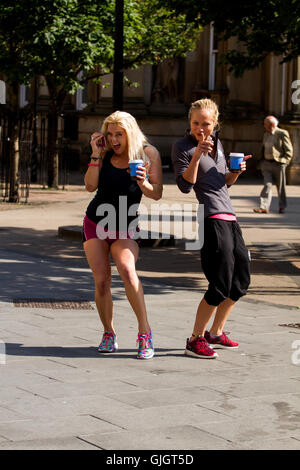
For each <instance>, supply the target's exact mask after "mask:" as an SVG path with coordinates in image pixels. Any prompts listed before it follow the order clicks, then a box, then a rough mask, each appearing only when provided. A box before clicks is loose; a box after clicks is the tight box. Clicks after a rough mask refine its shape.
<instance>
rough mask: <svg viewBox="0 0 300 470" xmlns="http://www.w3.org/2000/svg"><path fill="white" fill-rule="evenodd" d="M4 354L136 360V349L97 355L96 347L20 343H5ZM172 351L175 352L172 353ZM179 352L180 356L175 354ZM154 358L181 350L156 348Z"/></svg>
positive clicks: (170, 354)
mask: <svg viewBox="0 0 300 470" xmlns="http://www.w3.org/2000/svg"><path fill="white" fill-rule="evenodd" d="M5 346H6V354H7V355H8V356H19V357H24V356H26V357H61V358H68V357H69V358H76V357H79V358H84V357H98V358H106V359H108V358H109V359H112V358H114V359H116V358H126V357H128V358H132V357H133V356H134V358H136V352H137V350H136V349H119V350H118V352H116V353H112V354H107V353H99V352H98V351H97V348H96V347H91V346H89V347H81V346H73V347H66V346H65V347H63V346H23V344H21V343H6V344H5ZM173 351H175V352H174V353H173ZM176 351H181V354H179V353H176ZM155 356H157V357H159V356H182V349H173V348H172V349H166V348H156V349H155Z"/></svg>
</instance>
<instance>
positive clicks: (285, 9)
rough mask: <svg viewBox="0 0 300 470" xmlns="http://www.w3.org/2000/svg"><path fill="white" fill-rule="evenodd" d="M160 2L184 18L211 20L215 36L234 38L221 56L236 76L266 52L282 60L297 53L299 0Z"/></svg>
mask: <svg viewBox="0 0 300 470" xmlns="http://www.w3.org/2000/svg"><path fill="white" fill-rule="evenodd" d="M162 1H163V0H162ZM164 4H165V5H166V7H168V8H174V9H175V10H176V11H177V13H185V14H186V15H187V19H188V20H192V19H193V18H194V17H195V16H196V15H200V22H201V24H202V25H203V26H205V25H208V24H210V23H211V22H213V23H214V27H215V31H216V33H217V34H218V36H219V39H225V40H226V39H229V38H231V37H235V38H237V40H238V43H237V47H236V48H233V49H230V50H228V52H226V53H225V54H224V55H223V57H222V59H223V61H224V62H225V63H227V64H229V65H230V68H229V70H231V71H233V72H234V74H235V75H237V76H241V75H242V74H243V73H244V71H245V70H247V69H252V68H255V67H257V66H258V65H259V64H260V63H261V62H262V61H263V60H264V58H265V57H266V56H267V55H268V54H269V53H274V54H275V55H278V56H279V55H282V56H283V61H284V62H288V61H290V60H292V59H293V58H295V57H297V56H298V55H300V20H299V18H300V2H299V0H251V1H250V0H246V1H243V2H235V1H233V0H227V1H226V2H224V1H223V0H210V1H209V2H203V3H201V2H198V1H196V0H165V1H164Z"/></svg>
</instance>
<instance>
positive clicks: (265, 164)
mask: <svg viewBox="0 0 300 470" xmlns="http://www.w3.org/2000/svg"><path fill="white" fill-rule="evenodd" d="M264 128H265V130H266V132H265V133H264V137H263V151H262V159H261V161H260V168H261V172H262V175H263V177H264V187H263V189H262V191H261V193H260V207H258V208H255V209H253V210H254V212H256V213H258V214H267V213H268V212H269V209H270V206H271V201H272V185H273V181H274V182H275V184H276V187H277V191H278V202H279V213H280V214H283V213H284V212H285V208H286V205H287V204H286V191H285V186H286V179H285V171H286V167H287V165H288V164H289V163H290V161H291V159H292V157H293V146H292V143H291V140H290V136H289V133H288V131H286V130H284V129H280V128H279V127H278V119H276V117H275V116H267V117H266V118H265V120H264Z"/></svg>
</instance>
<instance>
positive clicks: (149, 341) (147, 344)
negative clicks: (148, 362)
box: [136, 331, 154, 359]
mask: <svg viewBox="0 0 300 470" xmlns="http://www.w3.org/2000/svg"><path fill="white" fill-rule="evenodd" d="M136 343H137V346H138V354H137V358H138V359H151V358H152V357H153V356H154V348H153V338H152V333H151V331H149V333H148V334H146V335H140V333H138V338H137V341H136Z"/></svg>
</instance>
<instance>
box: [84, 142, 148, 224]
mask: <svg viewBox="0 0 300 470" xmlns="http://www.w3.org/2000/svg"><path fill="white" fill-rule="evenodd" d="M112 156H113V152H112V151H110V152H107V153H106V155H105V157H104V159H103V164H102V168H101V170H100V174H99V183H98V190H97V193H96V195H95V197H94V199H92V201H91V202H90V203H89V205H88V207H87V210H86V215H87V217H88V218H89V219H90V220H92V221H93V222H95V223H96V224H98V223H99V222H100V221H102V223H103V222H104V221H105V220H107V221H108V220H109V222H107V224H105V225H104V228H107V229H108V230H116V231H127V230H128V225H129V223H130V222H132V221H133V220H134V219H135V218H137V208H138V205H139V203H140V201H141V198H142V191H141V189H140V187H139V186H138V184H137V182H136V181H132V180H131V177H130V174H129V173H128V171H127V168H116V167H115V166H113V165H112V163H111V157H112ZM129 211H130V215H129V214H128V213H129Z"/></svg>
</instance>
